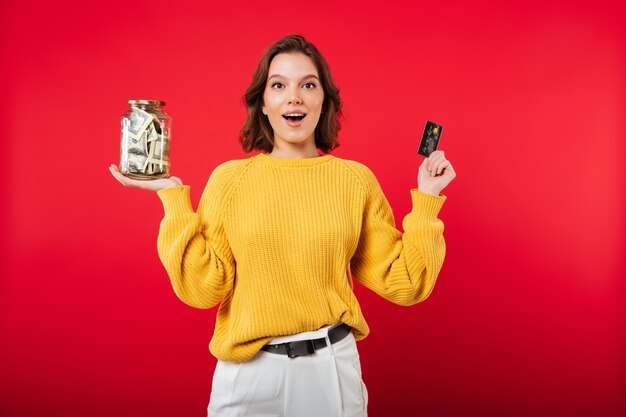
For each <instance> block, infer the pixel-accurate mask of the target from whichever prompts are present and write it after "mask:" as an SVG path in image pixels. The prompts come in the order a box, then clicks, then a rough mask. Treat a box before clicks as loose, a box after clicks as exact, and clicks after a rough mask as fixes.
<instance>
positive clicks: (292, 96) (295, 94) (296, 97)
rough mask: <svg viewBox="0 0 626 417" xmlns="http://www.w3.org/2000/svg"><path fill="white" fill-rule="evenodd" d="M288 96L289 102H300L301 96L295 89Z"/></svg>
mask: <svg viewBox="0 0 626 417" xmlns="http://www.w3.org/2000/svg"><path fill="white" fill-rule="evenodd" d="M289 97H290V98H289V103H302V98H301V97H300V94H298V91H297V90H296V91H295V92H292V93H291V94H290V95H289Z"/></svg>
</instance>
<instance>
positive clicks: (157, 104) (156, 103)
mask: <svg viewBox="0 0 626 417" xmlns="http://www.w3.org/2000/svg"><path fill="white" fill-rule="evenodd" d="M128 104H130V105H134V104H135V105H140V106H151V107H160V106H165V102H164V101H161V100H128Z"/></svg>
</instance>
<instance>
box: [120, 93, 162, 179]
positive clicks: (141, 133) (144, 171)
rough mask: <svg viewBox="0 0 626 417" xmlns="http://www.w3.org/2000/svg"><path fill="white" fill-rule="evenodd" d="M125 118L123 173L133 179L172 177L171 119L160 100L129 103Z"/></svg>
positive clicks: (123, 122) (121, 166) (123, 118)
mask: <svg viewBox="0 0 626 417" xmlns="http://www.w3.org/2000/svg"><path fill="white" fill-rule="evenodd" d="M128 104H130V108H129V109H128V110H127V111H126V113H124V114H123V115H122V119H121V125H122V126H121V128H122V132H121V139H120V172H121V173H122V174H124V175H125V176H127V177H130V178H134V179H148V180H149V179H156V178H167V177H169V176H170V131H171V127H172V119H171V118H170V117H169V116H168V115H167V113H165V111H163V108H162V107H163V106H165V102H163V101H160V100H128Z"/></svg>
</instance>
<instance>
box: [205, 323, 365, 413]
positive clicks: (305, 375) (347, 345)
mask: <svg viewBox="0 0 626 417" xmlns="http://www.w3.org/2000/svg"><path fill="white" fill-rule="evenodd" d="M339 324H341V323H340V322H339V323H336V324H334V325H332V326H327V327H323V328H321V329H319V330H317V331H313V332H304V333H298V334H295V335H290V336H281V337H276V338H274V339H272V340H271V341H270V342H268V343H270V344H276V343H285V342H291V341H296V340H305V339H317V338H321V337H324V338H326V343H327V345H326V347H325V348H322V349H319V350H317V351H315V353H312V354H310V355H305V356H298V357H295V358H290V357H288V356H287V355H280V354H276V353H270V352H265V351H263V350H260V351H259V352H258V353H257V354H256V355H255V356H254V357H252V359H250V360H249V361H246V362H225V361H221V360H219V359H218V361H217V365H216V367H215V373H214V374H213V388H212V391H211V399H210V401H209V408H208V412H209V417H240V416H255V417H367V401H368V395H367V388H366V387H365V384H364V383H363V379H362V377H361V361H360V358H359V352H358V351H357V347H356V341H355V339H354V335H353V334H352V332H350V333H349V334H348V335H347V336H346V337H345V338H343V339H341V340H340V341H339V342H336V343H335V344H333V345H330V343H329V340H328V331H329V330H330V329H331V328H333V327H335V326H337V325H339ZM328 346H330V348H329V347H328Z"/></svg>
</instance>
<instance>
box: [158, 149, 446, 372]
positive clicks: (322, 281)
mask: <svg viewBox="0 0 626 417" xmlns="http://www.w3.org/2000/svg"><path fill="white" fill-rule="evenodd" d="M189 191H190V188H189V186H179V187H172V188H167V189H164V190H161V191H159V192H158V196H159V198H160V199H161V201H162V203H163V207H164V211H165V215H164V217H163V220H162V221H161V226H160V229H159V236H158V251H159V257H160V259H161V261H162V262H163V265H164V266H165V269H166V270H167V273H168V275H169V277H170V279H171V283H172V286H173V288H174V292H175V293H176V295H177V296H178V297H179V298H180V299H181V300H182V301H183V302H184V303H186V304H188V305H190V306H192V307H197V308H211V307H213V306H215V305H217V304H218V303H220V306H219V309H218V312H217V319H216V325H215V331H214V334H213V337H212V339H211V342H210V343H209V350H210V351H211V353H212V354H213V355H214V356H215V357H217V358H219V359H221V360H224V361H233V362H239V361H246V360H248V359H250V358H252V357H253V356H254V355H255V354H256V353H257V352H258V351H259V350H260V349H261V347H262V346H263V345H264V344H265V343H267V342H268V341H269V340H270V339H272V338H273V337H276V336H284V335H290V334H295V333H300V332H305V331H312V330H317V329H319V328H320V327H323V326H327V325H330V324H333V323H335V322H337V321H343V322H344V323H347V324H349V325H350V326H352V328H353V330H354V336H355V338H356V340H361V339H364V338H365V337H366V336H367V334H368V333H369V327H368V325H367V323H366V322H365V318H364V317H363V313H362V312H361V308H360V306H359V302H358V301H357V299H356V297H355V295H354V292H353V289H352V288H353V278H354V279H356V280H357V281H359V282H360V283H361V284H363V285H364V286H365V287H367V288H369V289H371V290H372V291H374V292H376V293H377V294H380V295H381V296H382V297H384V298H386V299H388V300H390V301H392V302H394V303H397V304H400V305H405V306H408V305H412V304H415V303H419V302H420V301H423V300H424V299H426V297H428V295H429V294H430V293H431V291H432V289H433V286H434V285H435V281H436V279H437V275H438V274H439V271H440V270H441V267H442V264H443V260H444V257H445V252H446V245H445V241H444V237H443V229H444V225H443V222H442V221H441V220H440V219H438V218H437V214H438V213H439V211H440V209H441V207H442V205H443V203H444V201H445V200H446V196H444V195H441V194H440V195H438V196H435V195H431V194H426V193H422V192H421V191H418V190H417V189H411V190H410V193H411V200H412V203H413V209H412V211H411V212H410V213H409V214H407V215H406V217H404V220H403V222H402V226H403V229H404V231H405V233H404V234H403V233H402V232H400V231H399V230H398V229H396V227H395V221H394V217H393V213H392V210H391V207H390V205H389V202H388V201H387V199H386V197H385V195H384V194H383V191H382V189H381V187H380V185H379V183H378V181H377V179H376V177H375V176H374V174H373V173H372V171H371V170H370V169H369V168H367V167H366V166H365V165H363V164H361V163H359V162H356V161H351V160H347V159H342V158H338V157H335V156H333V155H330V154H326V155H323V156H319V157H315V158H305V159H284V158H276V157H273V156H270V155H267V154H262V153H261V154H258V155H256V156H253V157H249V158H247V159H238V160H232V161H228V162H225V163H223V164H221V165H219V166H218V167H217V168H215V170H214V171H213V173H212V174H211V176H210V178H209V180H208V183H207V185H206V188H205V189H204V192H203V193H202V196H201V198H200V203H199V206H198V211H197V213H196V212H194V210H193V208H192V205H191V200H190V196H189Z"/></svg>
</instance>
